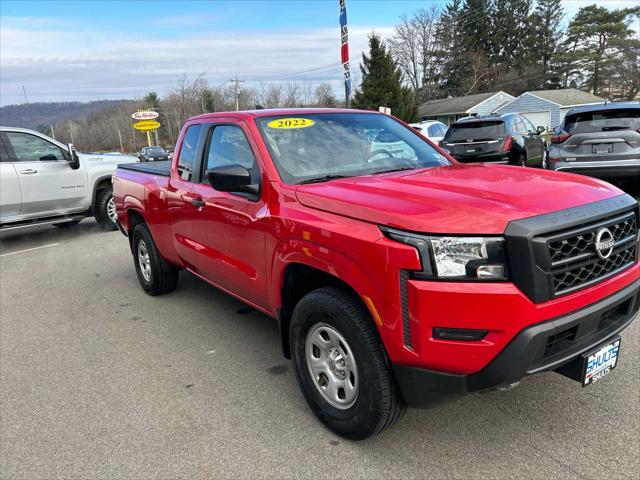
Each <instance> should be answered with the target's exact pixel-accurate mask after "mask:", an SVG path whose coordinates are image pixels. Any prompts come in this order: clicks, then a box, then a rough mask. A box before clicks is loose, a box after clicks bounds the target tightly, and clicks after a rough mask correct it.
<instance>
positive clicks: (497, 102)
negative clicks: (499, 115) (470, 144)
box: [418, 92, 515, 126]
mask: <svg viewBox="0 0 640 480" xmlns="http://www.w3.org/2000/svg"><path fill="white" fill-rule="evenodd" d="M512 100H515V97H514V96H513V95H509V94H508V93H506V92H490V93H477V94H474V95H466V96H464V97H450V98H443V99H440V100H431V101H429V102H426V103H423V104H422V105H420V107H419V108H418V116H419V117H420V118H421V119H422V120H437V121H439V122H442V123H444V124H445V125H447V126H449V125H451V124H452V123H453V122H455V121H456V120H458V119H459V118H462V117H468V116H475V115H488V114H490V113H494V112H495V111H496V110H497V109H498V108H499V107H501V106H502V105H505V104H506V103H508V102H510V101H512Z"/></svg>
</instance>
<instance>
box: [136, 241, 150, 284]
mask: <svg viewBox="0 0 640 480" xmlns="http://www.w3.org/2000/svg"><path fill="white" fill-rule="evenodd" d="M138 265H140V272H141V273H142V276H143V277H144V279H145V280H146V281H147V282H150V281H151V258H150V257H149V250H148V249H147V244H146V243H144V240H140V242H139V243H138Z"/></svg>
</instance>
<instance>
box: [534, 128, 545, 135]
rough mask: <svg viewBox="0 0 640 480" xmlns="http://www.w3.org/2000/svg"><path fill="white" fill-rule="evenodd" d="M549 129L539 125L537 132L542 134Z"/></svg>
mask: <svg viewBox="0 0 640 480" xmlns="http://www.w3.org/2000/svg"><path fill="white" fill-rule="evenodd" d="M546 130H547V129H546V128H544V127H538V128H536V132H538V135H542V134H543V133H544V132H545V131H546Z"/></svg>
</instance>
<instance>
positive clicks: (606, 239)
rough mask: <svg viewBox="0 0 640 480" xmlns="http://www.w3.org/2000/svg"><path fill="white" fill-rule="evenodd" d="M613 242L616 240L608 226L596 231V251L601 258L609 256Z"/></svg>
mask: <svg viewBox="0 0 640 480" xmlns="http://www.w3.org/2000/svg"><path fill="white" fill-rule="evenodd" d="M615 243H616V240H615V238H613V234H612V233H611V230H609V229H608V228H601V229H600V230H598V233H596V253H597V254H598V256H599V257H600V258H602V259H603V260H604V259H606V258H609V257H610V256H611V253H612V252H613V245H614V244H615Z"/></svg>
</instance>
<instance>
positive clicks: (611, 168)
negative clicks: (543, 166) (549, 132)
mask: <svg viewBox="0 0 640 480" xmlns="http://www.w3.org/2000/svg"><path fill="white" fill-rule="evenodd" d="M549 168H550V169H552V170H562V171H566V172H573V173H582V174H585V175H591V176H594V177H600V178H604V179H607V180H616V181H632V182H640V102H619V103H617V102H616V103H607V104H603V105H588V106H584V107H576V108H572V109H571V110H569V111H568V112H567V115H566V116H565V117H564V120H563V121H562V124H561V125H560V126H559V127H558V129H557V130H556V132H555V134H554V135H553V136H552V137H551V145H550V148H549Z"/></svg>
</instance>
